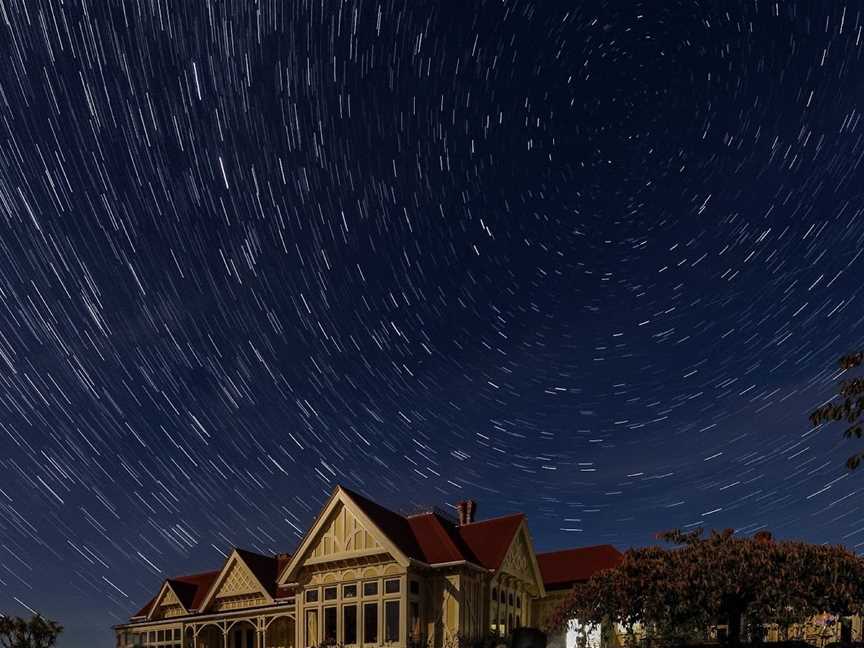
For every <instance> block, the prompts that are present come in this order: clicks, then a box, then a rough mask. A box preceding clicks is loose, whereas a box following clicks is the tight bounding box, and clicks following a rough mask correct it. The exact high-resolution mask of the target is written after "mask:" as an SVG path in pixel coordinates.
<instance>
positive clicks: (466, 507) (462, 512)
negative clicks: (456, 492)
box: [456, 500, 477, 526]
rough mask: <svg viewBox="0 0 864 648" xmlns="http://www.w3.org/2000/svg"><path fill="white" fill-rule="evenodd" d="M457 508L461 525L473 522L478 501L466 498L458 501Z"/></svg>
mask: <svg viewBox="0 0 864 648" xmlns="http://www.w3.org/2000/svg"><path fill="white" fill-rule="evenodd" d="M456 508H457V509H458V511H459V526H463V525H465V524H471V523H472V522H473V521H474V513H475V511H476V510H477V502H475V501H474V500H464V501H462V502H457V503H456Z"/></svg>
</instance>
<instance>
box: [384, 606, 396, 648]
mask: <svg viewBox="0 0 864 648" xmlns="http://www.w3.org/2000/svg"><path fill="white" fill-rule="evenodd" d="M384 641H385V642H386V643H398V641H399V601H387V602H386V603H385V604H384Z"/></svg>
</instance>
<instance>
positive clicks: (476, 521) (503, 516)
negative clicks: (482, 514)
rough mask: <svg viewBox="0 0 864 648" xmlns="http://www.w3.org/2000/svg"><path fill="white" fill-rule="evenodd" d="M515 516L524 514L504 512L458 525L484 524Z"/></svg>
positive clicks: (523, 515) (522, 516)
mask: <svg viewBox="0 0 864 648" xmlns="http://www.w3.org/2000/svg"><path fill="white" fill-rule="evenodd" d="M516 517H521V518H524V517H525V514H524V513H506V514H504V515H497V516H495V517H491V518H486V519H485V520H475V521H474V522H467V523H465V524H460V525H459V526H460V527H467V526H472V525H476V524H484V523H486V522H497V521H498V520H506V519H507V518H516Z"/></svg>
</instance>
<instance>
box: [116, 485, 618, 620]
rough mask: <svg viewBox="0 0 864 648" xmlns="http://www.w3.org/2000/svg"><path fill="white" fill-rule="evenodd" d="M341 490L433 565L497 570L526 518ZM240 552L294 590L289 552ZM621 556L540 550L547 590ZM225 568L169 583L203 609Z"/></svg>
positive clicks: (279, 591) (265, 577) (273, 590)
mask: <svg viewBox="0 0 864 648" xmlns="http://www.w3.org/2000/svg"><path fill="white" fill-rule="evenodd" d="M342 490H343V491H344V493H345V494H346V495H347V496H348V497H349V498H350V499H351V500H352V501H353V502H354V503H355V504H356V505H357V506H358V507H359V508H360V509H361V510H362V511H363V513H364V514H365V515H366V516H367V517H368V518H369V519H370V520H371V521H372V523H373V524H375V525H376V526H377V527H378V528H379V529H380V530H381V532H382V533H384V534H385V535H386V536H387V538H388V539H389V540H390V541H391V542H392V543H393V544H394V545H396V547H397V548H398V549H399V550H400V551H401V552H402V553H404V554H405V555H406V556H407V557H408V558H412V559H414V560H418V561H420V562H424V563H426V564H429V565H442V564H446V563H455V562H461V561H465V562H469V563H473V564H475V565H478V566H480V567H483V568H486V569H489V570H492V571H496V570H498V569H499V568H500V567H501V563H502V561H503V560H504V557H505V555H506V553H507V549H508V548H509V547H510V545H511V544H512V542H513V537H514V536H515V535H516V532H517V531H518V530H519V527H520V525H521V524H522V522H523V521H524V520H525V516H524V515H523V514H522V513H517V514H514V515H505V516H503V517H498V518H493V519H490V520H483V521H480V522H471V523H469V524H463V525H459V524H456V523H455V522H454V521H452V520H449V519H447V518H445V517H444V516H442V515H439V514H438V513H423V514H420V515H412V516H409V517H406V516H404V515H400V514H399V513H395V512H393V511H391V510H389V509H387V508H385V507H383V506H381V505H380V504H378V503H376V502H373V501H372V500H370V499H367V498H366V497H363V496H362V495H360V494H358V493H355V492H353V491H350V490H348V489H347V488H344V487H343V488H342ZM236 551H237V553H238V554H239V555H240V557H241V558H242V559H243V560H244V561H245V562H246V564H247V565H248V566H249V569H251V570H252V572H253V573H254V574H255V576H256V577H257V578H258V580H259V581H261V584H262V585H264V587H265V588H267V591H268V592H269V593H270V594H271V595H272V596H273V597H274V598H284V597H287V596H290V595H291V594H292V593H293V589H292V588H291V587H278V585H277V581H278V579H279V576H280V575H281V573H282V572H283V571H284V570H285V567H286V566H287V565H288V563H289V562H290V560H291V556H290V555H289V554H278V555H276V556H264V555H261V554H258V553H255V552H252V551H246V550H244V549H237V550H236ZM622 558H623V556H622V554H621V553H620V552H618V550H617V549H615V548H614V547H612V546H610V545H600V546H596V547H585V548H581V549H565V550H563V551H552V552H547V553H542V554H537V561H538V563H539V566H540V572H541V574H542V576H543V582H544V585H545V587H546V589H548V590H554V589H562V588H566V587H569V586H571V585H572V584H573V583H575V582H579V581H584V580H588V578H590V577H591V575H593V574H594V573H596V572H598V571H600V570H601V569H609V568H612V567H616V566H618V565H619V564H620V563H621V560H622ZM220 573H221V570H219V571H210V572H205V573H201V574H192V575H189V576H178V577H177V578H171V579H169V581H168V582H169V583H170V584H171V587H172V588H173V589H174V591H175V593H176V594H177V596H178V598H179V599H180V601H181V602H182V603H183V605H184V606H185V607H186V609H187V610H190V611H192V610H199V611H200V607H201V604H202V603H203V602H204V599H205V598H206V596H207V594H208V592H209V591H210V589H211V587H212V586H213V583H214V582H215V580H216V578H217V577H218V576H219V574H220ZM154 601H155V599H151V600H150V602H148V603H147V605H145V606H144V608H143V609H142V610H141V611H140V612H138V613H137V614H136V615H135V616H133V618H140V617H143V616H146V615H147V613H148V612H149V611H150V607H152V605H153V602H154Z"/></svg>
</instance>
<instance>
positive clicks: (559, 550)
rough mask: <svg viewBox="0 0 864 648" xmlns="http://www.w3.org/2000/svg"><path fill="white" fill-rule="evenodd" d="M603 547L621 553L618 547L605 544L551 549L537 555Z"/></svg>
mask: <svg viewBox="0 0 864 648" xmlns="http://www.w3.org/2000/svg"><path fill="white" fill-rule="evenodd" d="M602 547H608V548H609V549H613V550H614V551H617V552H618V553H621V551H620V549H618V547H616V546H615V545H611V544H609V543H604V544H597V545H587V546H585V547H566V548H564V549H551V550H549V551H538V552H536V555H538V556H548V555H550V554H556V553H564V552H565V551H584V550H585V549H600V548H602Z"/></svg>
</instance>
